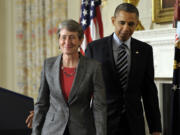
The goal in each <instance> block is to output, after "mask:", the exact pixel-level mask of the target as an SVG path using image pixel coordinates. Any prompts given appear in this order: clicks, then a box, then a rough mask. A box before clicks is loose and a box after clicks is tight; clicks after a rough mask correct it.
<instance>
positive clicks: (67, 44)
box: [59, 28, 83, 55]
mask: <svg viewBox="0 0 180 135" xmlns="http://www.w3.org/2000/svg"><path fill="white" fill-rule="evenodd" d="M82 40H83V39H81V40H80V39H79V37H78V32H71V31H68V30H67V29H65V28H64V29H62V30H61V32H60V37H59V45H60V48H61V51H62V53H64V54H67V55H72V54H74V53H77V52H78V47H79V46H80V45H81V43H82Z"/></svg>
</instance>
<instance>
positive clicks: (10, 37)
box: [0, 0, 16, 90]
mask: <svg viewBox="0 0 180 135" xmlns="http://www.w3.org/2000/svg"><path fill="white" fill-rule="evenodd" d="M14 4H15V0H0V20H1V21H0V86H1V87H4V88H8V89H11V90H15V89H16V83H15V82H16V77H15V70H16V54H15V53H16V51H15V7H14Z"/></svg>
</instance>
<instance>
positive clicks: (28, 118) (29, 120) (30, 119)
mask: <svg viewBox="0 0 180 135" xmlns="http://www.w3.org/2000/svg"><path fill="white" fill-rule="evenodd" d="M33 116H34V111H30V114H29V115H28V117H27V119H26V124H27V127H28V128H32V120H33Z"/></svg>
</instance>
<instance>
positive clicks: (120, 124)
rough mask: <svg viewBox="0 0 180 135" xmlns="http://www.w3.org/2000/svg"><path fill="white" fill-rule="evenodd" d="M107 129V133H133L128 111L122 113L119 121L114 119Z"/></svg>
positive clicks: (124, 134) (110, 134) (126, 134)
mask: <svg viewBox="0 0 180 135" xmlns="http://www.w3.org/2000/svg"><path fill="white" fill-rule="evenodd" d="M109 124H110V123H109ZM107 130H108V132H107V135H132V133H131V129H130V127H129V123H128V119H127V115H126V113H124V114H121V116H120V117H119V118H117V121H116V120H114V123H111V124H110V125H109V127H108V129H107Z"/></svg>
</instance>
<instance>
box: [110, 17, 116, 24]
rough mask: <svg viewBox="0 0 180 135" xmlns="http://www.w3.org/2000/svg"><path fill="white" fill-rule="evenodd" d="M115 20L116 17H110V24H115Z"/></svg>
mask: <svg viewBox="0 0 180 135" xmlns="http://www.w3.org/2000/svg"><path fill="white" fill-rule="evenodd" d="M115 20H116V17H114V16H112V17H111V22H112V24H113V25H114V24H115Z"/></svg>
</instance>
